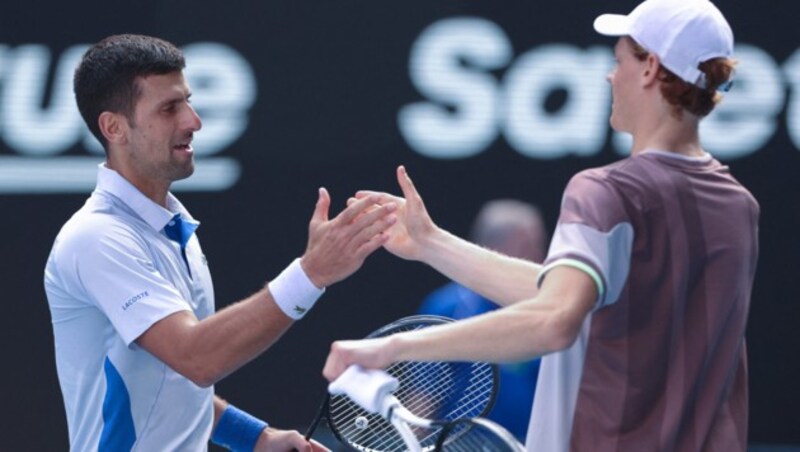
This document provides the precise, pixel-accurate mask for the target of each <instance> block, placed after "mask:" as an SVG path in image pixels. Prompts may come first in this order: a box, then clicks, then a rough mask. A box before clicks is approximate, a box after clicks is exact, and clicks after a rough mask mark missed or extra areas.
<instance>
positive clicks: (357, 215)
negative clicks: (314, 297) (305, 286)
mask: <svg viewBox="0 0 800 452" xmlns="http://www.w3.org/2000/svg"><path fill="white" fill-rule="evenodd" d="M379 200H380V197H379V196H378V195H365V196H363V197H362V198H361V199H359V200H357V201H356V202H353V203H350V205H348V206H347V208H346V209H344V210H343V211H342V212H341V213H339V215H337V216H336V217H335V218H333V219H328V211H329V209H330V204H331V198H330V195H328V191H327V190H325V189H324V188H320V189H319V199H318V200H317V205H316V208H315V209H314V214H313V216H312V217H311V222H310V223H309V225H308V245H307V247H306V252H305V254H303V257H302V258H301V260H300V264H301V265H302V267H303V271H305V272H306V275H308V277H309V279H311V282H313V283H314V285H316V286H317V287H318V288H325V287H327V286H329V285H331V284H333V283H335V282H338V281H341V280H343V279H345V278H347V277H348V276H350V275H351V274H353V273H354V272H355V271H356V270H358V269H359V268H360V267H361V265H362V264H363V263H364V259H366V258H367V256H369V255H370V254H371V253H372V252H373V251H375V250H376V249H378V248H380V247H381V246H383V245H384V244H385V243H386V241H387V240H388V239H389V236H388V235H387V234H386V233H385V231H386V230H387V229H388V228H389V227H391V226H392V225H393V224H394V223H395V222H396V221H397V216H396V215H395V214H393V212H394V211H395V210H397V204H396V203H393V202H388V203H383V204H382V205H380V206H379V207H377V208H376V207H375V206H376V204H379Z"/></svg>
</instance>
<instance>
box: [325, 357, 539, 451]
mask: <svg viewBox="0 0 800 452" xmlns="http://www.w3.org/2000/svg"><path fill="white" fill-rule="evenodd" d="M399 386H400V383H399V381H398V380H397V379H396V378H394V377H392V376H391V375H389V374H388V373H386V372H384V371H382V370H375V369H372V370H364V369H362V368H361V367H359V366H351V367H349V368H348V369H347V370H346V371H345V372H344V373H342V375H341V376H340V377H339V378H337V379H336V380H335V381H334V382H332V383H331V384H330V386H329V387H328V389H329V391H330V392H331V394H346V395H347V396H348V397H349V398H350V399H352V400H353V401H355V402H356V403H357V404H358V405H359V406H360V407H362V408H363V409H364V410H366V411H367V412H369V413H378V414H380V415H381V417H382V418H383V419H385V420H387V421H388V422H389V423H390V424H391V425H392V427H394V429H395V431H396V432H397V434H398V435H399V436H400V438H402V440H403V442H404V443H405V446H406V447H407V448H408V450H409V451H411V452H422V451H427V450H430V449H434V450H436V451H447V452H475V451H481V452H519V451H522V450H523V448H522V445H521V444H519V443H518V442H517V441H516V439H514V437H513V435H511V433H509V432H508V431H507V430H505V429H504V428H503V427H501V426H499V425H498V424H495V423H494V422H491V421H489V420H487V419H483V418H472V419H463V418H461V419H456V420H453V421H448V420H436V421H435V420H431V419H425V418H421V417H419V416H417V415H416V414H414V413H412V412H411V411H410V410H409V409H408V408H406V407H405V406H403V404H402V403H401V402H400V400H399V399H398V398H397V397H395V396H394V395H393V392H394V391H395V390H397V388H398V387H399ZM436 427H440V428H441V431H440V432H439V433H438V435H437V438H438V439H437V440H436V442H435V447H429V446H427V447H423V443H422V442H421V441H420V438H419V437H418V435H417V432H416V431H415V429H419V428H424V429H426V430H432V429H434V428H436ZM361 428H362V429H364V430H367V429H369V424H367V423H366V420H364V421H363V423H362V425H361ZM376 433H377V432H376ZM380 433H381V434H383V432H380Z"/></svg>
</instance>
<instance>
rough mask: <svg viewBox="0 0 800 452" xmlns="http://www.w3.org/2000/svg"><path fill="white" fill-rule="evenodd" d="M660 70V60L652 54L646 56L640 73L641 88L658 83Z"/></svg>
mask: <svg viewBox="0 0 800 452" xmlns="http://www.w3.org/2000/svg"><path fill="white" fill-rule="evenodd" d="M660 68H661V60H659V58H658V56H656V55H655V54H653V53H650V54H648V55H647V59H646V60H645V61H644V69H643V71H642V86H650V85H652V84H654V83H656V81H658V71H659V69H660Z"/></svg>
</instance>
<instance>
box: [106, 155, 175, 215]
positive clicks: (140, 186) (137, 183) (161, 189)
mask: <svg viewBox="0 0 800 452" xmlns="http://www.w3.org/2000/svg"><path fill="white" fill-rule="evenodd" d="M106 166H107V167H109V168H110V169H113V170H114V171H116V172H117V173H119V175H120V176H122V177H123V178H124V179H125V180H127V181H128V182H130V183H131V185H133V186H134V187H136V189H137V190H139V191H140V192H142V194H143V195H145V196H147V197H148V198H149V199H150V200H151V201H153V202H154V203H156V204H158V205H159V206H161V207H163V208H165V209H166V208H167V193H168V192H169V187H170V183H169V182H166V183H160V182H157V181H154V180H152V179H147V178H141V177H139V176H138V173H137V172H136V171H133V170H132V169H131V168H130V167H128V166H126V165H122V164H120V162H117V161H115V160H114V159H113V158H111V156H109V158H108V159H106Z"/></svg>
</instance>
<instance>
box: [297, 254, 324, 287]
mask: <svg viewBox="0 0 800 452" xmlns="http://www.w3.org/2000/svg"><path fill="white" fill-rule="evenodd" d="M298 261H299V262H300V268H302V269H303V272H304V273H305V274H306V276H307V277H308V279H309V281H311V284H313V285H314V287H317V288H320V289H321V290H325V288H326V287H328V286H329V285H330V284H328V283H326V282H325V281H324V278H323V277H322V276H320V275H319V272H318V271H316V268H315V266H314V265H312V264H311V263H309V262H308V258H307V257H306V255H305V254H304V255H303V256H302V257H300V258H299V259H298Z"/></svg>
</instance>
